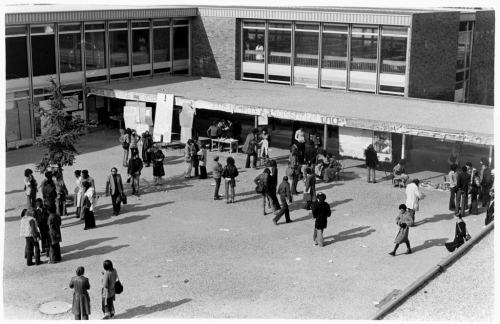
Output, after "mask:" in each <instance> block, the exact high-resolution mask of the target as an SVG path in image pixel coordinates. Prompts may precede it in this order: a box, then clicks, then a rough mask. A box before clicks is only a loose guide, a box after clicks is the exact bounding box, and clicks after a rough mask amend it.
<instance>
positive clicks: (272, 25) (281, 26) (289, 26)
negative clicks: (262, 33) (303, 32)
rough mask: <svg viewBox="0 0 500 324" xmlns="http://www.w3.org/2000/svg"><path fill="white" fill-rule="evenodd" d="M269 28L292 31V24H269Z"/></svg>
mask: <svg viewBox="0 0 500 324" xmlns="http://www.w3.org/2000/svg"><path fill="white" fill-rule="evenodd" d="M269 28H281V29H292V24H291V23H273V22H272V23H269Z"/></svg>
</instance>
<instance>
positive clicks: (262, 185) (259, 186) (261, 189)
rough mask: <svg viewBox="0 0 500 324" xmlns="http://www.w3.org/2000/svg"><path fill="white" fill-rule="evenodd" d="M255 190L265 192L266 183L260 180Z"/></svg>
mask: <svg viewBox="0 0 500 324" xmlns="http://www.w3.org/2000/svg"><path fill="white" fill-rule="evenodd" d="M255 192H256V193H259V194H261V193H263V192H264V183H263V182H259V184H258V185H257V187H255Z"/></svg>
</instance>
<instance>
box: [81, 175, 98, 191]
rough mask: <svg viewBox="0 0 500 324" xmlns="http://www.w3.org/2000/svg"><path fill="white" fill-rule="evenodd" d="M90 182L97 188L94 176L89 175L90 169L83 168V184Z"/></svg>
mask: <svg viewBox="0 0 500 324" xmlns="http://www.w3.org/2000/svg"><path fill="white" fill-rule="evenodd" d="M85 181H87V182H89V183H90V186H91V187H92V188H94V189H95V181H94V178H92V177H91V176H90V175H89V171H87V170H82V184H83V182H85Z"/></svg>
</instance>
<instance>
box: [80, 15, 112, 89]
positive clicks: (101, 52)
mask: <svg viewBox="0 0 500 324" xmlns="http://www.w3.org/2000/svg"><path fill="white" fill-rule="evenodd" d="M105 39H106V38H105V32H104V23H91V24H85V42H84V46H85V51H84V53H85V68H86V72H85V74H86V75H85V77H86V78H87V82H97V81H105V80H106V79H107V74H108V72H107V69H106V67H107V65H106V62H107V61H106V43H105Z"/></svg>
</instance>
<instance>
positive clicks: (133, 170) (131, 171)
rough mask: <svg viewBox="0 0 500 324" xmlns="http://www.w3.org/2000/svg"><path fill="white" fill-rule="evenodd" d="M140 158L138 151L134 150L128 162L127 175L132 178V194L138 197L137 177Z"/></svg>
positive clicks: (139, 170) (140, 164)
mask: <svg viewBox="0 0 500 324" xmlns="http://www.w3.org/2000/svg"><path fill="white" fill-rule="evenodd" d="M141 170H142V160H141V158H140V157H139V153H138V152H134V153H133V155H132V158H131V159H130V161H129V163H128V170H127V173H128V175H129V176H130V177H131V178H132V195H136V196H137V197H139V178H140V177H141Z"/></svg>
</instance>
